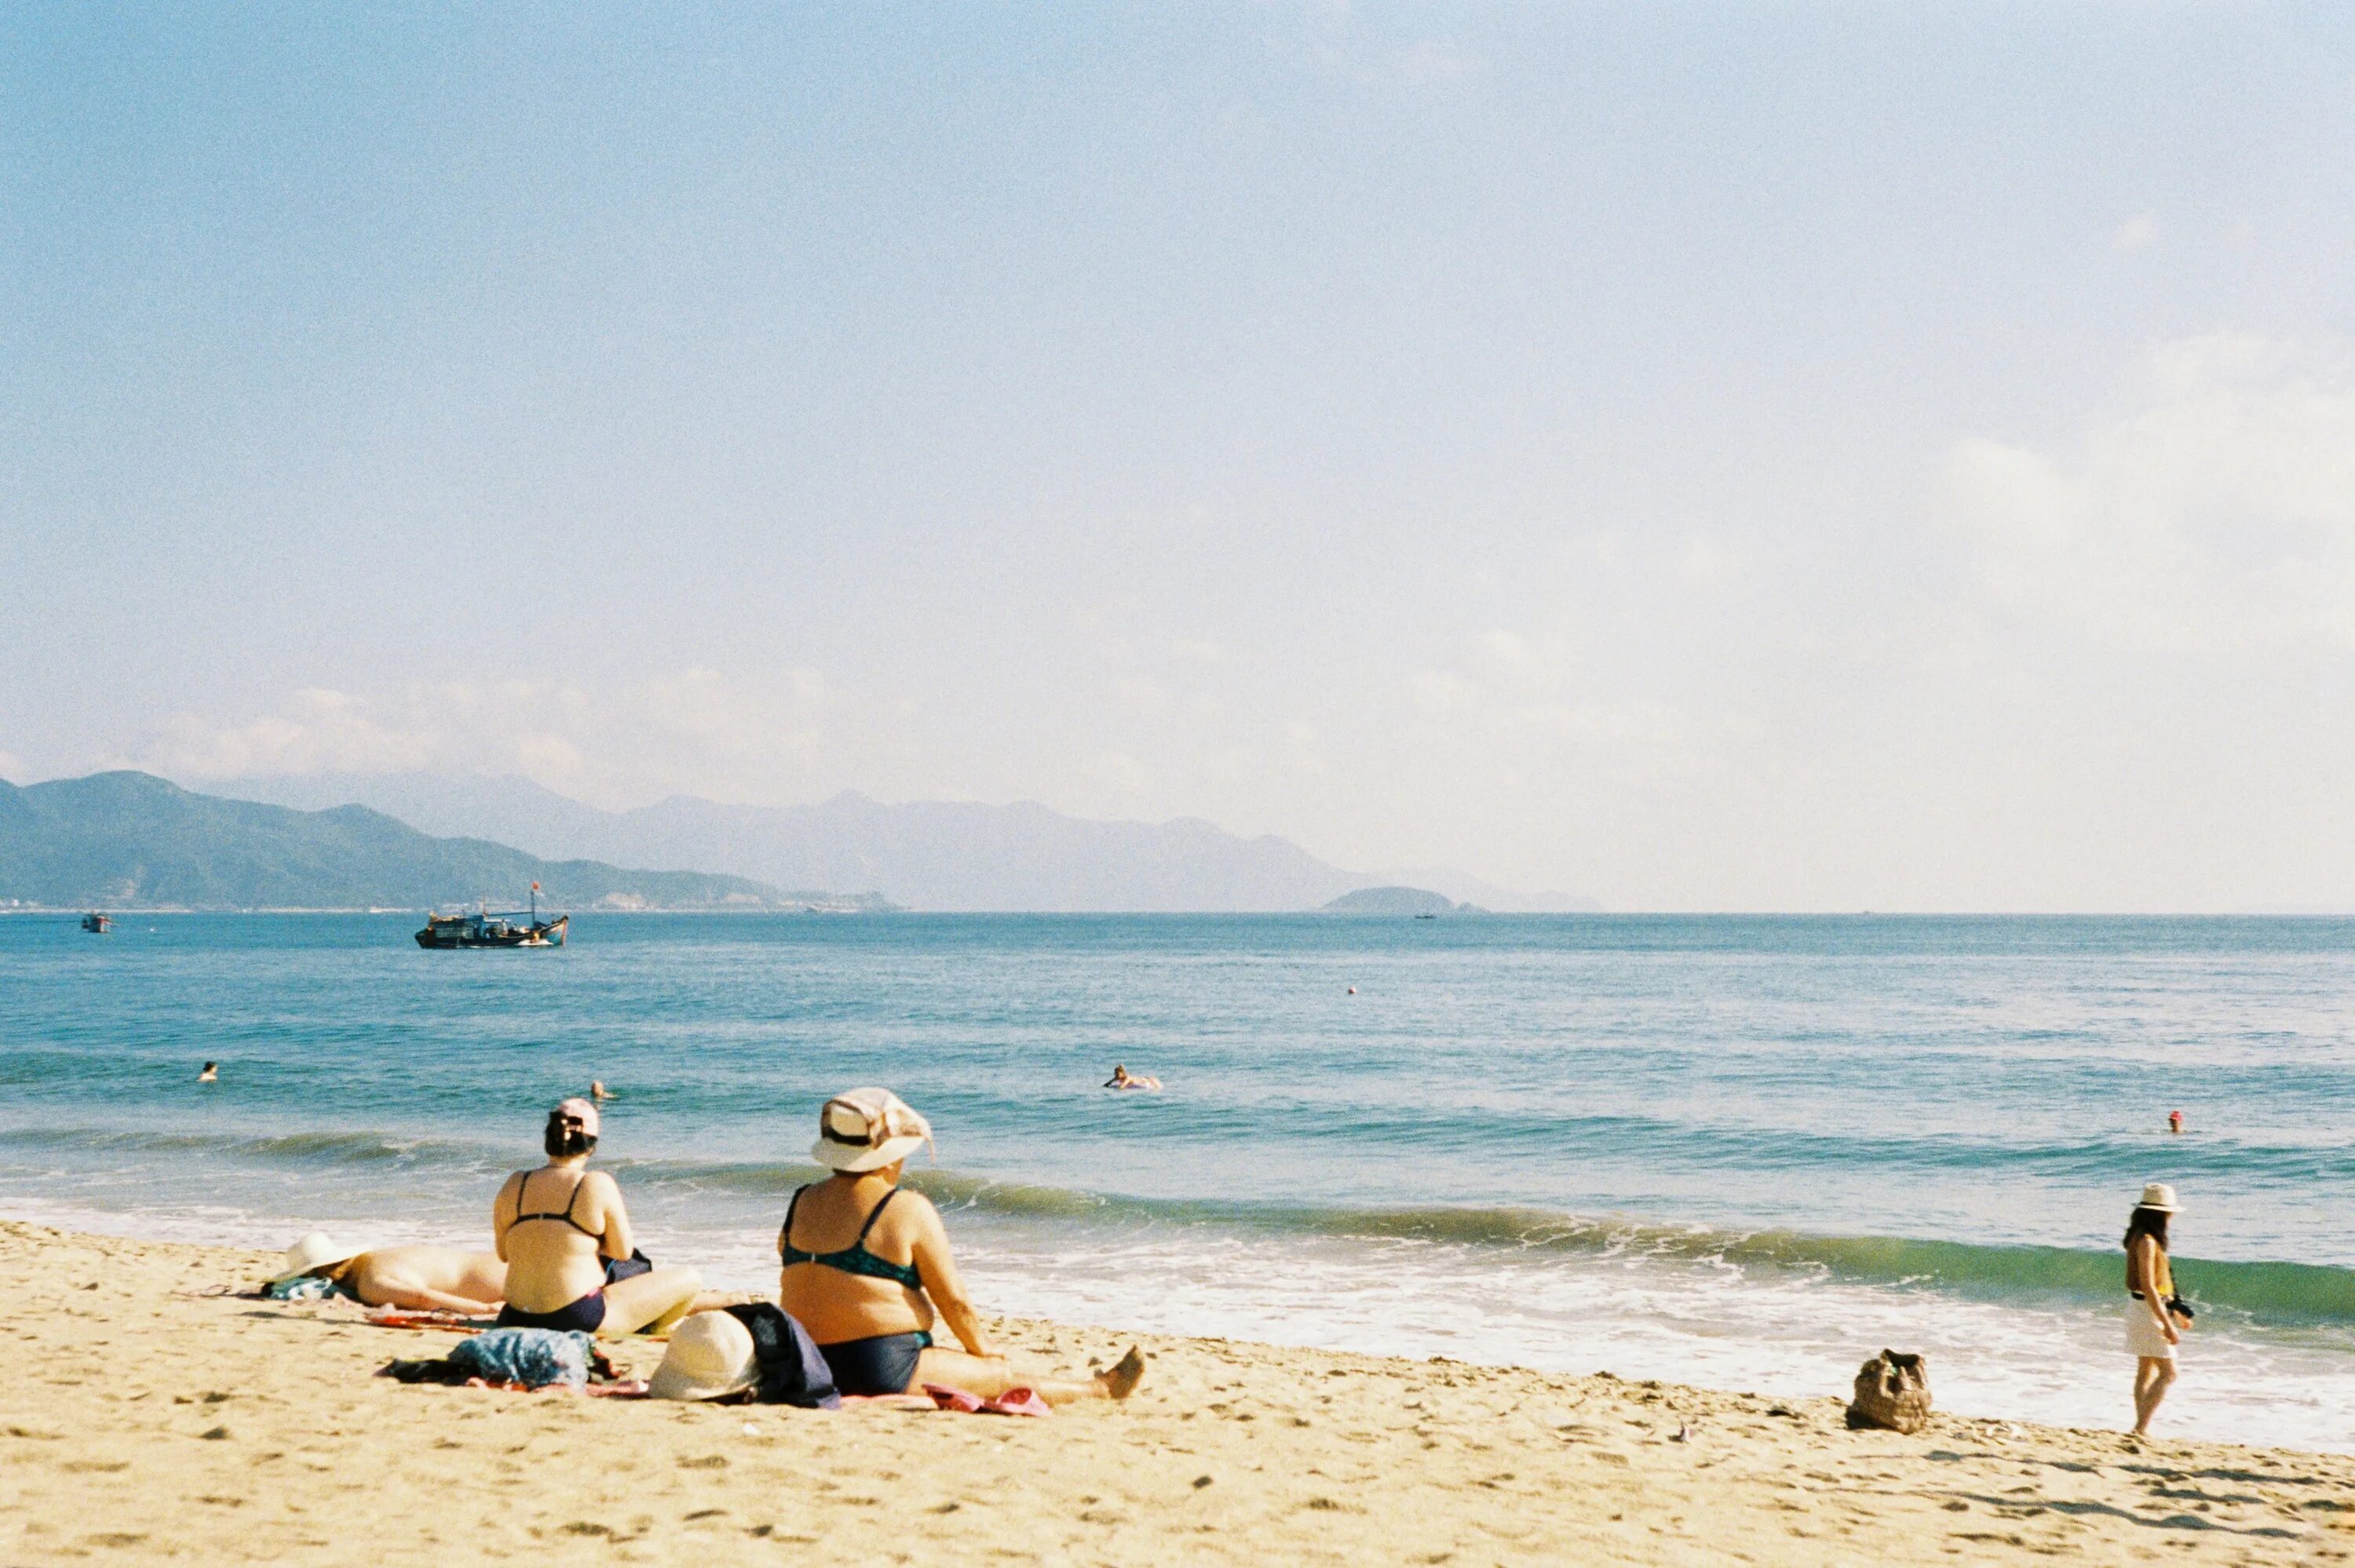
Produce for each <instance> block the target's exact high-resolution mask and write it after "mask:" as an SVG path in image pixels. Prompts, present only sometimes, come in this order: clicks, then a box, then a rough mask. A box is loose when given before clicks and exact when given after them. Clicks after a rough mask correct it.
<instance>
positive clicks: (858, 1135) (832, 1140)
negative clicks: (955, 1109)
mask: <svg viewBox="0 0 2355 1568" xmlns="http://www.w3.org/2000/svg"><path fill="white" fill-rule="evenodd" d="M931 1141H932V1123H931V1122H928V1121H926V1120H925V1119H924V1118H922V1117H921V1116H918V1115H917V1114H916V1113H915V1111H914V1110H913V1109H912V1108H911V1107H910V1106H909V1104H908V1102H907V1101H905V1100H903V1099H901V1098H900V1097H899V1096H897V1095H895V1094H893V1093H892V1092H891V1091H890V1090H889V1089H852V1090H851V1091H850V1092H849V1093H847V1094H841V1095H837V1096H835V1097H834V1098H832V1099H830V1100H828V1101H826V1107H825V1108H824V1109H822V1110H820V1111H819V1112H818V1113H817V1141H816V1142H815V1143H813V1144H811V1145H810V1158H811V1159H812V1160H816V1161H817V1162H818V1163H819V1164H820V1165H823V1166H825V1167H826V1169H828V1170H829V1171H851V1172H854V1173H855V1172H858V1171H880V1170H881V1169H883V1167H885V1166H886V1165H896V1164H898V1163H899V1162H900V1160H905V1159H907V1158H908V1156H910V1155H911V1154H913V1153H915V1152H916V1150H917V1147H918V1146H919V1145H921V1144H926V1143H930V1142H931Z"/></svg>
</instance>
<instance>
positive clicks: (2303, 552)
mask: <svg viewBox="0 0 2355 1568" xmlns="http://www.w3.org/2000/svg"><path fill="white" fill-rule="evenodd" d="M1947 480H1948V484H1947V493H1946V511H1947V515H1948V517H1949V518H1950V520H1951V521H1952V522H1953V523H1954V524H1955V526H1956V527H1957V528H1958V529H1959V530H1960V531H1961V533H1962V535H1963V536H1964V538H1965V539H1966V542H1967V545H1968V548H1969V550H1970V554H1971V562H1972V566H1973V567H1974V568H1975V570H1976V574H1977V581H1978V583H1979V585H1980V586H1981V587H1982V588H1983V589H1984V590H1985V593H1986V595H1987V599H1988V600H1989V601H1990V602H1991V603H1992V605H1993V606H1995V607H1997V608H1998V609H2000V610H2002V611H2003V612H2005V613H2007V614H2009V615H2011V616H2014V617H2018V618H2022V619H2025V620H2033V621H2037V622H2041V623H2044V624H2046V625H2049V626H2051V627H2053V628H2055V629H2059V630H2068V631H2072V632H2073V633H2074V634H2076V635H2080V636H2083V637H2088V638H2094V639H2101V640H2105V641H2116V642H2121V643H2126V644H2129V645H2135V646H2140V647H2145V648H2152V649H2159V648H2174V649H2200V650H2211V651H2216V650H2224V649H2235V648H2238V649H2246V648H2250V647H2253V646H2258V645H2266V644H2274V645H2278V644H2284V643H2291V642H2297V641H2312V642H2319V643H2325V644H2328V645H2331V646H2335V647H2339V648H2347V647H2355V370H2350V366H2349V364H2348V362H2347V360H2346V359H2345V358H2344V356H2335V355H2318V354H2315V353H2313V352H2311V351H2300V350H2298V349H2296V348H2295V347H2293V346H2291V345H2287V344H2280V343H2276V342H2272V341H2268V340H2264V339H2260V338H2252V337H2244V336H2230V335H2217V336H2209V337H2200V338H2193V339H2188V340H2185V341H2182V342H2179V343H2175V344H2168V345H2166V346H2164V347H2162V348H2160V349H2158V350H2157V351H2155V352H2153V353H2152V354H2151V355H2149V356H2148V359H2147V363H2146V364H2145V366H2144V367H2143V370H2142V374H2141V376H2140V377H2139V378H2138V383H2137V387H2136V388H2135V392H2134V396H2133V397H2131V398H2130V399H2129V400H2128V401H2127V404H2126V407H2124V408H2119V409H2117V410H2115V411H2114V412H2112V413H2111V414H2109V415H2108V416H2107V417H2105V418H2100V419H2097V420H2096V421H2094V423H2093V424H2092V425H2091V426H2090V428H2088V429H2086V431H2085V432H2084V434H2083V437H2082V439H2081V440H2079V441H2078V442H2077V443H2076V444H2075V446H2074V448H2073V450H2064V451H2054V450H2043V449H2040V448H2035V447H2028V446H2020V445H2013V444H2007V443H2003V442H1998V441H1991V440H1970V441H1966V442H1964V443H1962V444H1961V445H1960V446H1959V447H1957V448H1956V449H1955V451H1954V453H1953V456H1952V460H1951V461H1950V463H1949V465H1948V474H1947Z"/></svg>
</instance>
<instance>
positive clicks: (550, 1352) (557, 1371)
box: [449, 1329, 595, 1389]
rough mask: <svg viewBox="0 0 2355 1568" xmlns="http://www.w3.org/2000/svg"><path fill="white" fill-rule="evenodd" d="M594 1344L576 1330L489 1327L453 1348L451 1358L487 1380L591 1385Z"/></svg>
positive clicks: (533, 1384) (535, 1385) (531, 1384)
mask: <svg viewBox="0 0 2355 1568" xmlns="http://www.w3.org/2000/svg"><path fill="white" fill-rule="evenodd" d="M594 1353H595V1346H594V1345H593V1344H592V1343H591V1340H590V1338H589V1336H588V1335H586V1334H584V1333H581V1332H580V1331H579V1330H556V1329H491V1330H485V1332H483V1333H480V1334H475V1335H474V1336H472V1337H471V1338H468V1339H464V1340H459V1341H458V1342H457V1343H456V1344H455V1345H453V1346H452V1347H451V1348H450V1358H449V1359H450V1361H451V1363H452V1364H453V1366H458V1367H463V1368H464V1369H466V1370H467V1371H468V1372H471V1373H472V1374H473V1375H474V1376H475V1377H479V1378H481V1379H482V1380H483V1381H484V1382H485V1383H521V1384H522V1385H523V1386H524V1387H526V1388H546V1387H548V1386H549V1384H551V1383H562V1384H563V1385H564V1386H565V1387H567V1388H574V1389H580V1388H586V1387H588V1386H589V1362H590V1358H591V1356H592V1355H593V1354H594Z"/></svg>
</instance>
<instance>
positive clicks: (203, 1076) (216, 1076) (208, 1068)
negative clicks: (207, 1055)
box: [197, 1062, 220, 1084]
mask: <svg viewBox="0 0 2355 1568" xmlns="http://www.w3.org/2000/svg"><path fill="white" fill-rule="evenodd" d="M197 1082H198V1083H200V1084H218V1083H219V1082H220V1064H219V1063H218V1062H208V1063H206V1064H205V1070H204V1071H203V1072H201V1073H198V1074H197Z"/></svg>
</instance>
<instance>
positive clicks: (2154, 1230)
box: [2126, 1203, 2167, 1252]
mask: <svg viewBox="0 0 2355 1568" xmlns="http://www.w3.org/2000/svg"><path fill="white" fill-rule="evenodd" d="M2137 1236H2148V1237H2150V1238H2151V1239H2152V1240H2154V1241H2156V1242H2158V1250H2159V1251H2161V1252H2165V1251H2166V1250H2167V1211H2166V1210H2165V1209H2153V1208H2150V1207H2147V1206H2146V1205H2144V1204H2139V1203H2138V1204H2137V1205H2136V1206H2135V1212H2134V1213H2133V1214H2132V1215H2130V1216H2129V1217H2128V1218H2127V1220H2126V1246H2127V1247H2128V1249H2129V1250H2131V1249H2132V1247H2133V1246H2134V1244H2135V1237H2137Z"/></svg>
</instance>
